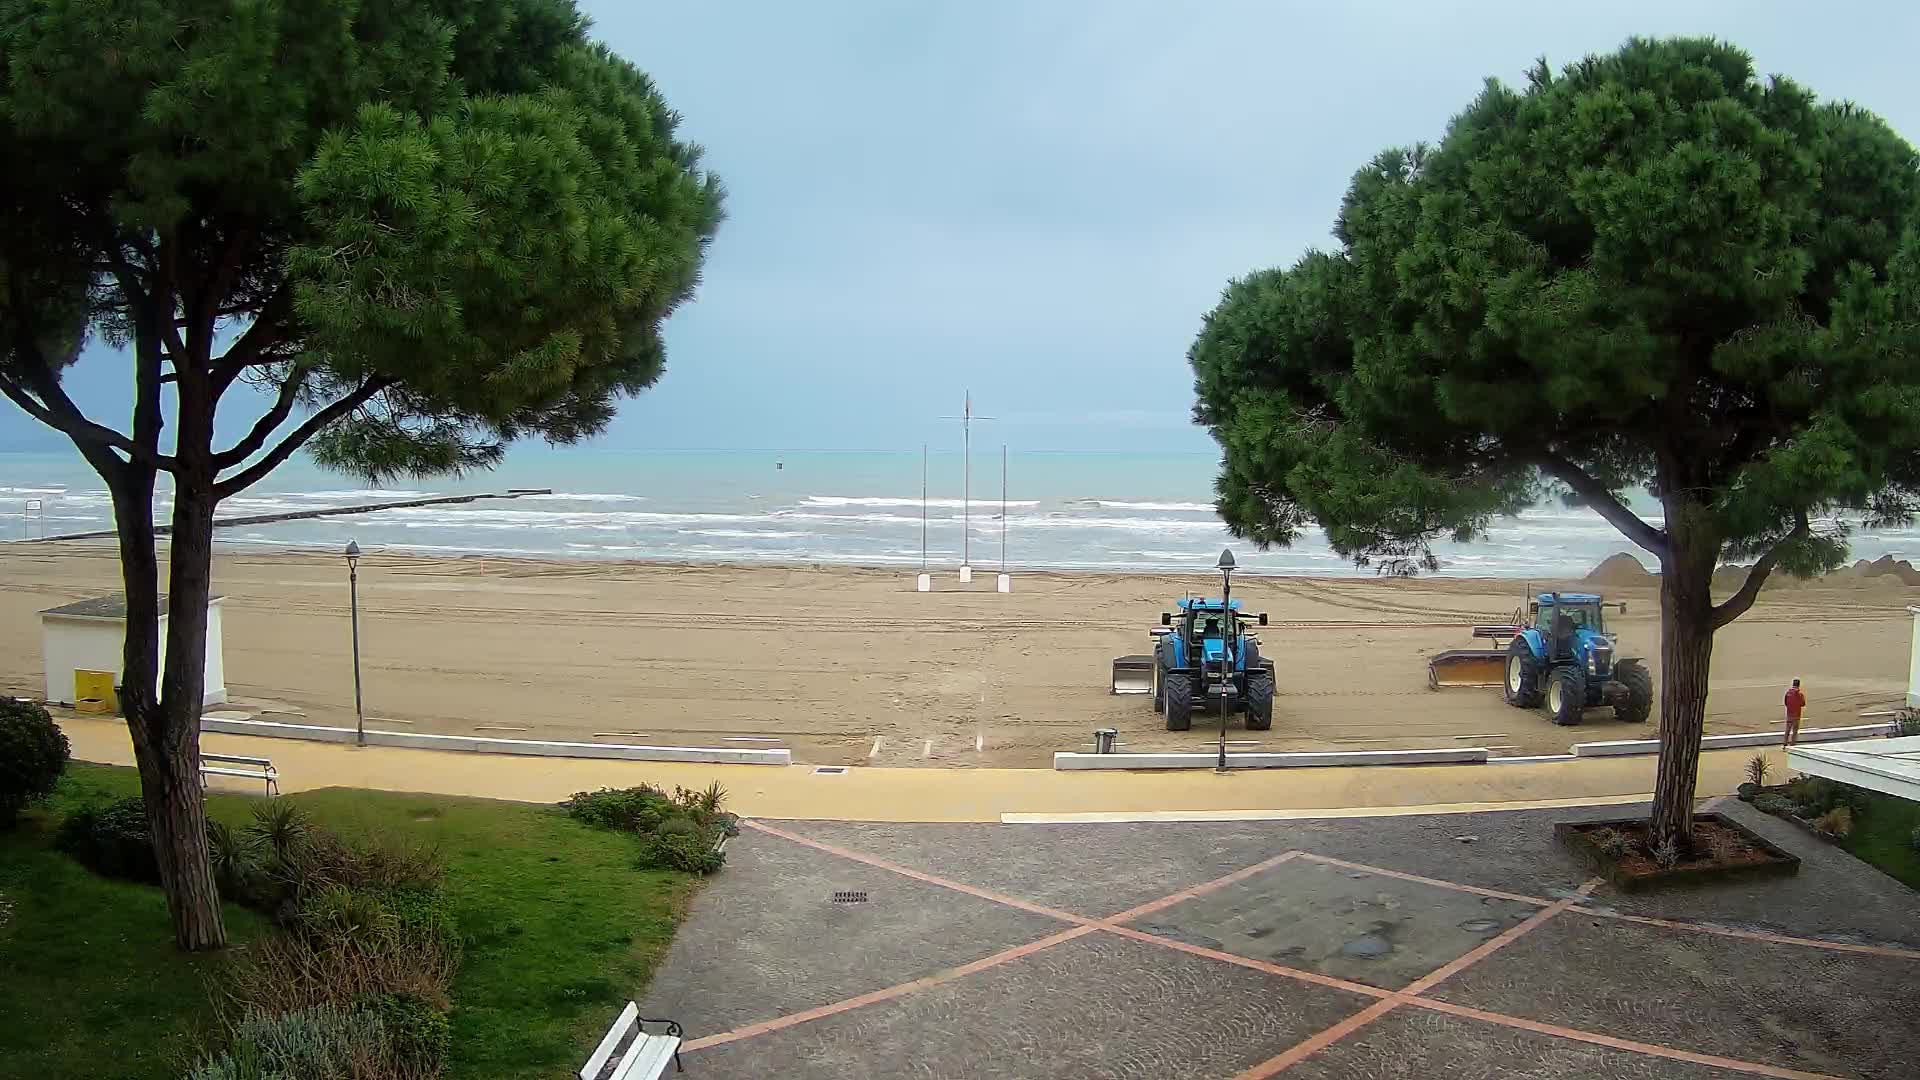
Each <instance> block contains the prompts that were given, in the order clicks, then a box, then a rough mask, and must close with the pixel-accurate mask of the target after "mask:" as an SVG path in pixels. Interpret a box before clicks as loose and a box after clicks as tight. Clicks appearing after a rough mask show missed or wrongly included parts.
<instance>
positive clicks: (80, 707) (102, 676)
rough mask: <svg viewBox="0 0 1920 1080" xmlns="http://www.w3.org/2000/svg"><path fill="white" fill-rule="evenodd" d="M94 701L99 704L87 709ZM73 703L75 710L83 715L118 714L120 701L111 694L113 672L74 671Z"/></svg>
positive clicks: (78, 669)
mask: <svg viewBox="0 0 1920 1080" xmlns="http://www.w3.org/2000/svg"><path fill="white" fill-rule="evenodd" d="M96 701H97V702H99V703H100V704H99V705H95V706H92V707H89V704H90V703H91V702H96ZM73 703H74V707H75V709H76V710H77V711H79V712H83V713H92V712H99V713H117V712H119V711H120V701H119V698H118V697H116V696H115V695H114V692H113V672H111V671H87V670H84V669H80V668H76V669H74V672H73Z"/></svg>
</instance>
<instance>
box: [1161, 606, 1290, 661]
mask: <svg viewBox="0 0 1920 1080" xmlns="http://www.w3.org/2000/svg"><path fill="white" fill-rule="evenodd" d="M1175 606H1176V607H1178V608H1179V610H1178V611H1177V612H1176V611H1164V612H1161V613H1160V625H1162V626H1165V627H1170V628H1171V629H1172V633H1169V634H1166V635H1164V636H1165V637H1167V638H1168V639H1169V640H1168V646H1169V648H1170V649H1171V650H1172V651H1173V660H1174V666H1176V667H1193V666H1198V665H1211V666H1212V667H1214V668H1216V669H1217V668H1219V666H1220V664H1221V662H1222V661H1223V660H1225V661H1229V662H1230V663H1231V665H1232V667H1233V668H1234V670H1236V671H1244V670H1245V669H1246V655H1245V654H1246V652H1247V650H1246V649H1244V648H1242V647H1241V641H1240V638H1241V631H1240V626H1241V623H1242V617H1241V615H1240V601H1238V600H1229V601H1226V602H1224V603H1223V602H1221V601H1219V600H1214V599H1209V598H1204V597H1197V596H1189V597H1184V598H1182V599H1180V600H1178V601H1176V602H1175ZM1254 618H1257V619H1258V621H1259V623H1260V625H1262V626H1265V625H1266V622H1267V616H1266V614H1265V613H1264V612H1262V613H1261V614H1260V615H1258V616H1255V617H1254ZM1229 643H1231V644H1229Z"/></svg>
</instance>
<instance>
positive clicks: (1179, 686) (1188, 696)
mask: <svg viewBox="0 0 1920 1080" xmlns="http://www.w3.org/2000/svg"><path fill="white" fill-rule="evenodd" d="M1160 693H1161V695H1162V700H1163V704H1162V705H1161V711H1162V712H1164V713H1165V714H1166V716H1167V730H1168V731H1186V730H1187V729H1189V728H1191V727H1193V684H1192V683H1190V682H1188V681H1187V677H1186V676H1185V675H1181V674H1177V673H1174V672H1167V673H1166V674H1164V675H1162V676H1161V677H1160Z"/></svg>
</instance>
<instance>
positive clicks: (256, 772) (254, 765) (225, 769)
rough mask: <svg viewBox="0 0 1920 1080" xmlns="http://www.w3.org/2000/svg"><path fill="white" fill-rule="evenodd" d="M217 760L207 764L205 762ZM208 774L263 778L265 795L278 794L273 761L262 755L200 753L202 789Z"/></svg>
mask: <svg viewBox="0 0 1920 1080" xmlns="http://www.w3.org/2000/svg"><path fill="white" fill-rule="evenodd" d="M209 761H215V762H219V763H220V764H218V765H208V764H207V762H209ZM209 776H239V777H243V778H245V779H248V780H264V781H266V783H267V797H268V798H272V797H274V796H275V795H278V794H280V774H279V773H278V772H276V771H275V770H274V767H273V762H271V761H269V760H267V759H266V758H263V757H235V756H234V755H232V754H201V755H200V787H201V788H202V789H203V790H204V789H205V788H206V786H207V777H209Z"/></svg>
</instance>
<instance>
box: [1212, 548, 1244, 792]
mask: <svg viewBox="0 0 1920 1080" xmlns="http://www.w3.org/2000/svg"><path fill="white" fill-rule="evenodd" d="M1217 565H1218V566H1219V568H1220V607H1221V608H1222V611H1221V614H1220V630H1221V634H1222V637H1221V639H1220V759H1219V762H1218V763H1217V764H1216V765H1215V766H1214V768H1215V769H1216V770H1217V771H1219V772H1226V771H1227V688H1228V687H1229V686H1231V685H1233V651H1234V645H1235V644H1236V643H1237V642H1238V640H1239V636H1240V635H1239V634H1238V633H1237V632H1236V631H1235V629H1234V625H1233V569H1234V561H1233V549H1232V548H1221V549H1220V562H1219V563H1218V564H1217Z"/></svg>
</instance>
